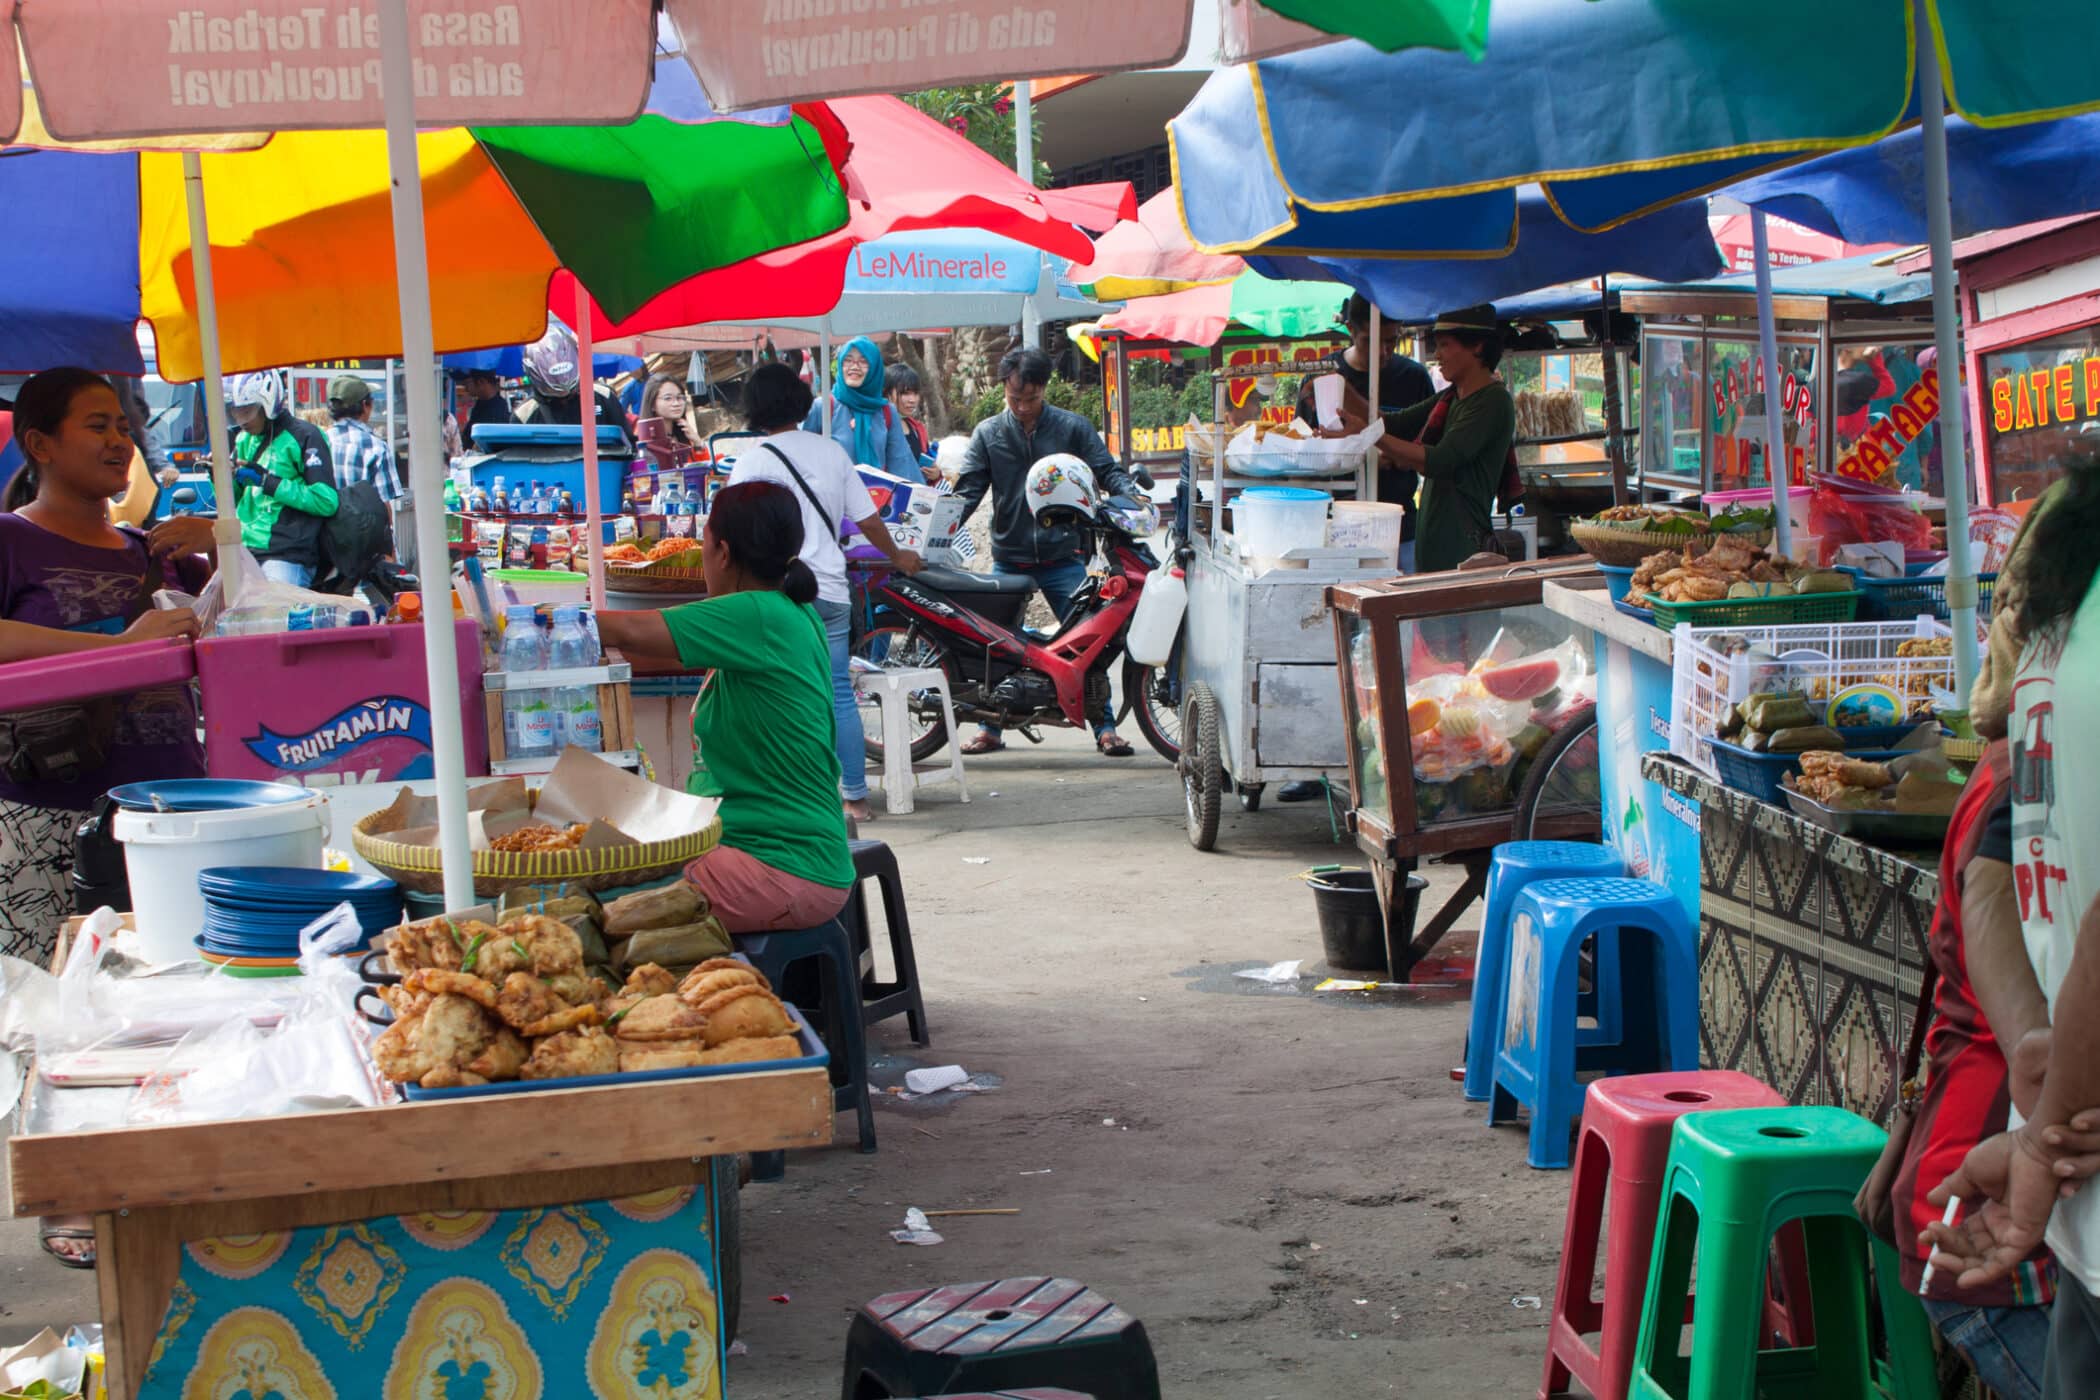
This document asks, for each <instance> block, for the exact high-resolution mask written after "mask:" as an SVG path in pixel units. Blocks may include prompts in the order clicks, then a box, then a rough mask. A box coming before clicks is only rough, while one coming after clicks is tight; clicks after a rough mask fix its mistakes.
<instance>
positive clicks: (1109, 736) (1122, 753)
mask: <svg viewBox="0 0 2100 1400" xmlns="http://www.w3.org/2000/svg"><path fill="white" fill-rule="evenodd" d="M1094 747H1095V748H1097V749H1099V750H1101V753H1102V756H1103V757H1105V758H1129V757H1130V756H1131V755H1133V754H1135V753H1136V752H1137V750H1136V749H1134V748H1132V747H1130V741H1129V740H1127V739H1125V738H1124V737H1123V736H1122V735H1120V734H1118V733H1116V732H1115V731H1114V730H1113V729H1111V730H1110V731H1109V732H1108V733H1106V734H1096V735H1095V736H1094Z"/></svg>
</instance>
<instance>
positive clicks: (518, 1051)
mask: <svg viewBox="0 0 2100 1400" xmlns="http://www.w3.org/2000/svg"><path fill="white" fill-rule="evenodd" d="M531 1054H532V1049H531V1047H530V1046H528V1045H526V1043H525V1042H524V1041H523V1040H521V1039H520V1038H519V1037H518V1036H517V1035H516V1034H515V1033H514V1032H512V1031H511V1029H510V1028H509V1027H508V1026H504V1027H501V1028H499V1029H498V1030H497V1032H496V1034H495V1036H494V1037H493V1038H491V1039H490V1041H489V1043H488V1045H487V1047H486V1048H484V1049H483V1050H482V1052H481V1053H480V1054H479V1055H476V1056H475V1057H474V1058H473V1059H471V1060H469V1061H467V1062H466V1064H465V1065H463V1066H461V1068H462V1069H464V1070H465V1071H466V1072H467V1073H469V1074H478V1075H480V1076H481V1077H482V1078H483V1079H485V1080H487V1081H488V1082H489V1083H491V1084H496V1083H500V1082H502V1081H503V1080H506V1079H516V1078H517V1077H518V1071H519V1070H521V1069H523V1068H524V1067H525V1061H526V1059H527V1058H528V1057H530V1055H531ZM426 1087H431V1086H426Z"/></svg>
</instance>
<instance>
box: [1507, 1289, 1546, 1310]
mask: <svg viewBox="0 0 2100 1400" xmlns="http://www.w3.org/2000/svg"><path fill="white" fill-rule="evenodd" d="M1509 1305H1510V1306H1511V1307H1513V1308H1543V1307H1544V1306H1546V1305H1545V1303H1544V1302H1542V1301H1541V1300H1540V1298H1539V1295H1538V1294H1536V1293H1519V1294H1518V1295H1517V1296H1516V1297H1514V1298H1512V1299H1510V1300H1509Z"/></svg>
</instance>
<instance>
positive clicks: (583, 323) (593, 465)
mask: <svg viewBox="0 0 2100 1400" xmlns="http://www.w3.org/2000/svg"><path fill="white" fill-rule="evenodd" d="M594 341H595V334H594V332H593V331H592V329H591V294H590V293H589V292H587V291H585V290H584V289H583V283H581V282H577V283H576V364H577V367H578V370H579V376H580V378H581V379H582V381H583V402H584V403H585V404H586V405H588V406H589V412H590V417H588V418H585V419H584V420H583V525H584V531H585V538H586V539H588V540H589V541H590V542H591V552H590V556H589V557H590V561H591V606H592V607H593V608H594V609H596V610H597V611H599V612H603V611H605V530H604V527H603V526H602V525H601V524H600V523H599V522H600V521H601V520H602V519H603V517H602V516H601V514H600V511H599V505H598V369H597V365H596V363H595V361H594V359H593V352H594V350H595V344H594Z"/></svg>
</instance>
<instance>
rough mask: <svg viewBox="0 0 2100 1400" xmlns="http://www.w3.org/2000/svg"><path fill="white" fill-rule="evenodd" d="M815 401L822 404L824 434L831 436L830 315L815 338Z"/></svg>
mask: <svg viewBox="0 0 2100 1400" xmlns="http://www.w3.org/2000/svg"><path fill="white" fill-rule="evenodd" d="M816 389H817V402H818V403H819V404H821V405H822V406H823V412H824V417H823V423H824V436H825V437H830V436H831V317H829V316H826V317H825V318H824V328H823V330H822V331H821V332H820V333H819V336H818V339H817V384H816Z"/></svg>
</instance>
